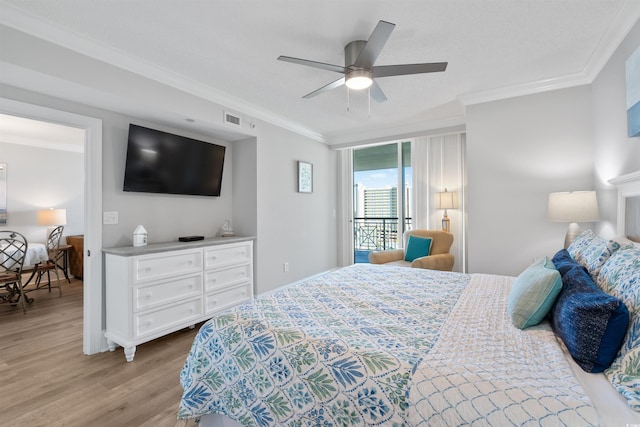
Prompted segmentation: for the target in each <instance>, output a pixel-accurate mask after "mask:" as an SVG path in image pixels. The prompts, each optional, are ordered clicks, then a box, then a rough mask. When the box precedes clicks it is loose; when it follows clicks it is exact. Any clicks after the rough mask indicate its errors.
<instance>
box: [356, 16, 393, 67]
mask: <svg viewBox="0 0 640 427" xmlns="http://www.w3.org/2000/svg"><path fill="white" fill-rule="evenodd" d="M395 26H396V24H392V23H391V22H387V21H379V22H378V25H376V28H374V29H373V32H372V33H371V35H370V36H369V40H367V43H366V44H365V45H364V47H363V48H362V51H361V52H360V55H358V59H356V61H355V63H354V64H353V65H354V66H356V67H361V68H364V69H367V70H368V69H371V67H373V64H374V63H375V62H376V59H377V58H378V55H380V52H382V48H383V47H384V45H385V43H386V42H387V40H388V39H389V36H390V35H391V32H392V31H393V29H394V28H395ZM347 65H349V64H347Z"/></svg>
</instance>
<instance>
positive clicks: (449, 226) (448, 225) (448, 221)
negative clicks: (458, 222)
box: [442, 211, 451, 233]
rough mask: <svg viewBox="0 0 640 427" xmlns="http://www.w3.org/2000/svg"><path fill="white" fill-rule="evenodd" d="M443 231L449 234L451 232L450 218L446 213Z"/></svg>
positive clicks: (443, 220) (443, 219)
mask: <svg viewBox="0 0 640 427" xmlns="http://www.w3.org/2000/svg"><path fill="white" fill-rule="evenodd" d="M442 231H446V232H447V233H450V232H451V221H450V220H449V216H448V215H447V213H446V211H445V214H444V216H443V217H442Z"/></svg>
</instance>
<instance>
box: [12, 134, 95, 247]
mask: <svg viewBox="0 0 640 427" xmlns="http://www.w3.org/2000/svg"><path fill="white" fill-rule="evenodd" d="M0 163H6V164H7V212H8V214H7V225H6V226H1V227H0V230H12V231H17V232H19V233H21V234H23V235H24V236H25V237H26V238H27V241H29V242H41V243H44V242H45V240H46V234H47V227H46V226H38V225H37V211H38V210H40V209H48V208H64V209H66V210H67V224H66V225H65V229H64V234H63V235H64V236H69V235H74V234H82V233H83V227H84V155H83V153H77V152H71V151H61V150H53V149H49V148H42V147H34V146H29V145H19V144H11V143H6V142H0Z"/></svg>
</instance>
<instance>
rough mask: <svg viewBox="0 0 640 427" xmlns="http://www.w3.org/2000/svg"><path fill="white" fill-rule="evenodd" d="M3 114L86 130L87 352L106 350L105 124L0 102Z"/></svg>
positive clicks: (85, 340) (31, 105) (85, 255)
mask: <svg viewBox="0 0 640 427" xmlns="http://www.w3.org/2000/svg"><path fill="white" fill-rule="evenodd" d="M0 113H3V114H8V115H12V116H18V117H24V118H28V119H32V120H38V121H43V122H50V123H56V124H59V125H64V126H69V127H74V128H78V129H82V130H84V176H85V183H84V236H85V237H84V254H83V258H84V277H83V279H84V297H83V352H84V353H85V354H94V353H97V352H100V351H102V349H104V348H106V343H105V342H104V337H103V336H102V305H103V304H102V263H101V260H100V257H101V248H102V120H100V119H96V118H93V117H88V116H82V115H79V114H75V113H69V112H65V111H60V110H55V109H52V108H47V107H42V106H38V105H33V104H27V103H23V102H19V101H14V100H10V99H6V98H0Z"/></svg>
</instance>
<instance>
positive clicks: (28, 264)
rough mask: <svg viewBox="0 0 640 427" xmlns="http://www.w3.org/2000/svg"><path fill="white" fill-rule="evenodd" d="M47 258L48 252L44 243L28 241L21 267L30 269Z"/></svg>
mask: <svg viewBox="0 0 640 427" xmlns="http://www.w3.org/2000/svg"><path fill="white" fill-rule="evenodd" d="M48 259H49V253H48V252H47V246H46V245H45V244H44V243H28V244H27V253H26V254H25V257H24V264H23V267H22V269H23V270H31V269H32V268H34V266H35V265H36V264H40V263H41V262H47V260H48Z"/></svg>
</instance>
